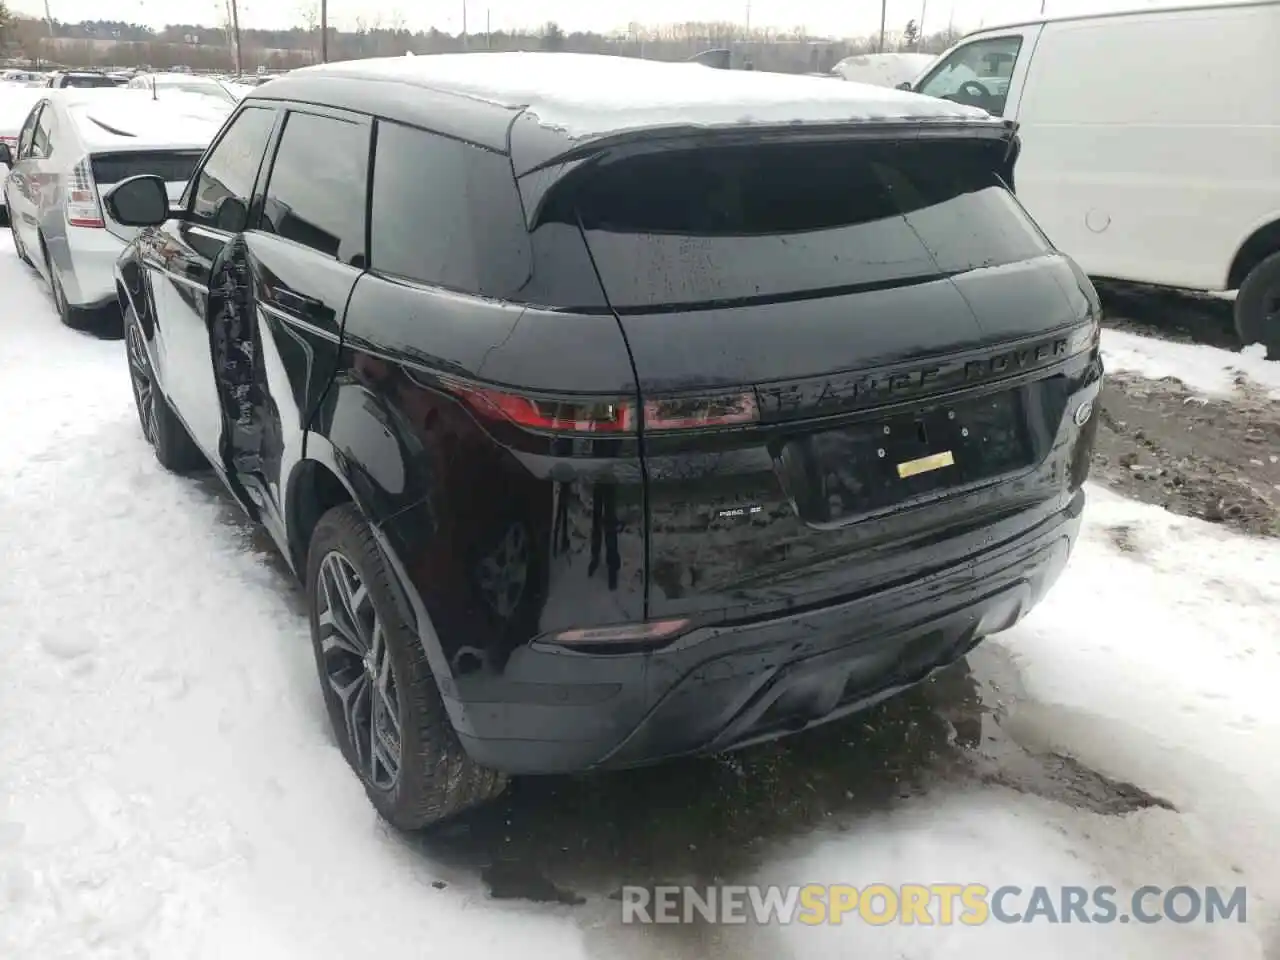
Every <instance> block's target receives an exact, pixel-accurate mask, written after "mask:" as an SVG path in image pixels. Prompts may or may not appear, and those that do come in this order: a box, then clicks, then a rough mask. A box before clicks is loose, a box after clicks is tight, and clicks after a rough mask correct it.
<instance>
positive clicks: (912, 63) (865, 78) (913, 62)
mask: <svg viewBox="0 0 1280 960" xmlns="http://www.w3.org/2000/svg"><path fill="white" fill-rule="evenodd" d="M937 59H938V57H937V55H936V54H932V53H863V54H859V55H858V56H854V57H845V58H844V59H843V60H841V61H840V62H839V63H837V64H836V65H835V66H834V67H832V68H831V72H832V73H834V74H835V75H836V76H838V77H839V78H840V79H841V80H849V81H851V82H853V83H869V84H871V85H872V86H873V87H896V86H898V85H899V84H902V83H906V84H908V85H910V83H911V82H912V81H914V80H915V79H916V78H917V77H919V76H920V74H922V73H924V71H926V70H928V69H929V67H930V66H931V65H932V64H933V62H934V61H935V60H937Z"/></svg>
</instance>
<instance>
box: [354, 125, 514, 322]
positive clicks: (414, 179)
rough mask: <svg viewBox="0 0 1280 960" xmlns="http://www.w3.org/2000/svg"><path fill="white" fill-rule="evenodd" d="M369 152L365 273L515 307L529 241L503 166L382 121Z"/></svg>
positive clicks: (474, 150) (473, 150) (494, 156)
mask: <svg viewBox="0 0 1280 960" xmlns="http://www.w3.org/2000/svg"><path fill="white" fill-rule="evenodd" d="M376 144H377V146H376V155H375V157H374V162H373V203H372V204H371V210H372V212H371V217H372V222H371V224H370V225H371V227H372V231H371V234H372V248H371V250H370V251H369V252H370V254H371V263H370V267H371V269H373V270H374V271H376V272H378V273H382V274H389V275H392V276H398V277H404V278H406V279H410V280H418V281H421V282H423V283H429V284H433V285H438V286H442V287H447V288H449V289H451V290H457V291H459V292H462V293H469V294H477V295H481V296H486V297H494V298H497V299H503V300H507V299H516V293H517V291H519V290H520V289H521V288H522V287H523V286H524V285H525V283H526V282H527V281H528V279H529V272H530V262H529V237H528V232H527V230H526V229H525V224H524V215H523V212H522V210H521V207H520V198H519V195H518V194H517V192H516V185H515V177H514V176H513V174H512V172H511V160H510V158H509V157H507V156H505V155H503V154H499V153H494V152H493V151H491V150H485V149H483V148H481V147H476V146H472V145H471V144H467V143H463V142H462V141H460V140H452V139H450V138H448V137H442V136H440V135H439V134H435V133H429V132H428V131H426V130H420V129H418V128H416V127H410V126H405V125H404V124H400V123H393V122H390V121H385V120H380V121H378V133H377V140H376Z"/></svg>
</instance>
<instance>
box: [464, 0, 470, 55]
mask: <svg viewBox="0 0 1280 960" xmlns="http://www.w3.org/2000/svg"><path fill="white" fill-rule="evenodd" d="M470 46H471V44H470V43H468V42H467V0H462V49H463V50H467V49H469V48H470Z"/></svg>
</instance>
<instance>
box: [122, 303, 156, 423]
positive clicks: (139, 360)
mask: <svg viewBox="0 0 1280 960" xmlns="http://www.w3.org/2000/svg"><path fill="white" fill-rule="evenodd" d="M124 341H125V351H126V352H127V354H128V356H129V382H130V384H131V385H132V386H133V401H134V403H135V404H136V405H137V407H138V421H139V422H140V423H141V424H142V435H143V436H144V437H146V439H147V442H148V443H154V442H155V437H156V408H155V402H154V397H153V396H152V391H153V390H154V389H155V382H154V381H153V379H152V376H151V362H150V360H149V359H148V358H147V348H146V344H144V343H143V342H142V331H141V330H139V329H138V321H137V320H132V321H130V322H129V323H127V324H126V325H125V333H124Z"/></svg>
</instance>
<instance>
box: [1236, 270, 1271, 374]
mask: <svg viewBox="0 0 1280 960" xmlns="http://www.w3.org/2000/svg"><path fill="white" fill-rule="evenodd" d="M1236 332H1237V333H1238V334H1239V335H1240V340H1241V342H1242V343H1243V344H1245V345H1246V346H1248V345H1249V344H1251V343H1261V344H1263V345H1264V346H1265V347H1266V348H1267V359H1268V360H1280V253H1273V254H1272V255H1271V256H1269V257H1267V258H1266V259H1265V260H1263V261H1262V262H1261V263H1259V264H1258V265H1257V266H1256V267H1254V268H1253V269H1252V270H1250V271H1249V275H1248V276H1246V277H1245V278H1244V283H1242V284H1240V290H1239V291H1238V292H1237V294H1236Z"/></svg>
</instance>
